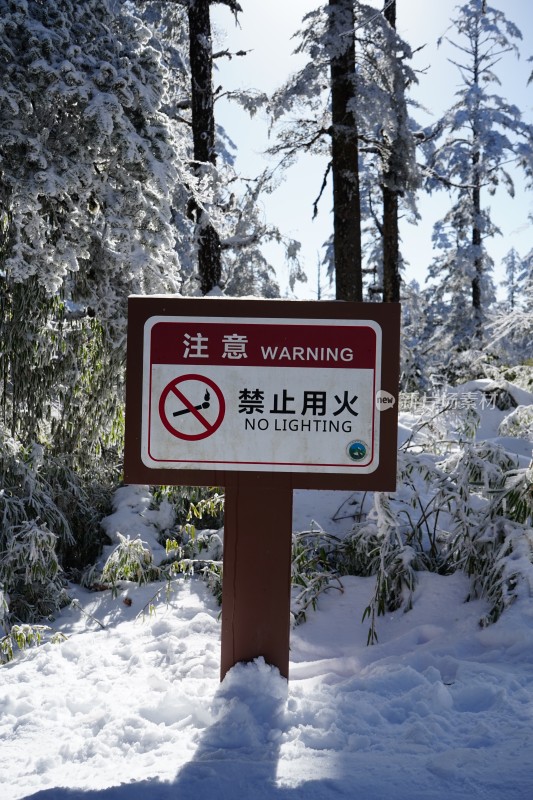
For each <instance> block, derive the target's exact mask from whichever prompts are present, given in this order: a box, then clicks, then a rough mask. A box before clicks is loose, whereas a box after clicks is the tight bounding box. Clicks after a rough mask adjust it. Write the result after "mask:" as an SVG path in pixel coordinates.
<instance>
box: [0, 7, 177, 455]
mask: <svg viewBox="0 0 533 800" xmlns="http://www.w3.org/2000/svg"><path fill="white" fill-rule="evenodd" d="M0 18H1V20H2V26H1V28H0V52H1V53H2V58H1V59H0V74H1V77H2V93H1V97H0V109H1V114H0V156H1V163H2V171H1V176H0V186H1V191H0V198H1V202H2V205H3V208H2V209H1V217H2V219H3V220H4V222H5V226H4V230H3V241H2V245H1V246H0V257H1V259H2V263H1V266H0V306H1V309H2V314H1V315H0V335H1V340H2V348H1V350H0V400H1V402H2V410H3V416H4V421H5V424H6V425H7V426H8V427H9V429H10V431H11V432H12V433H13V434H17V435H19V436H21V438H22V440H23V441H25V442H26V441H31V440H35V441H39V440H40V439H41V438H42V437H46V439H47V441H48V442H49V443H50V444H52V446H54V447H56V448H60V449H62V451H63V452H67V453H70V454H73V455H74V457H76V458H77V459H78V460H80V461H81V460H83V461H87V460H88V459H89V458H90V456H91V454H92V453H94V449H95V448H96V449H100V448H101V444H102V441H103V440H104V439H105V438H106V436H107V435H108V432H109V431H110V429H111V428H112V427H113V425H114V424H115V422H116V417H115V416H114V413H113V411H114V410H116V408H117V406H118V405H119V404H120V402H121V399H122V396H121V391H120V389H121V380H122V378H121V376H122V361H123V355H124V337H125V318H126V314H125V311H126V303H127V296H128V294H130V293H141V292H154V291H165V290H166V291H177V290H178V288H179V285H180V270H179V261H178V257H177V253H176V229H175V226H174V225H173V214H174V215H176V214H177V213H181V215H182V216H183V215H184V213H185V209H184V208H182V209H181V212H178V211H177V210H176V209H174V212H173V209H172V195H173V193H174V192H175V191H176V187H177V186H179V185H180V184H181V185H183V184H184V183H186V182H188V180H187V178H188V177H190V173H189V175H188V176H186V175H185V174H184V171H185V170H184V167H183V164H185V163H186V159H185V156H186V151H185V148H184V145H183V142H182V141H180V139H179V137H178V135H177V131H176V129H175V125H174V124H173V122H172V120H170V119H169V118H168V116H167V115H166V114H165V113H164V112H163V110H162V108H163V104H164V100H165V86H166V85H167V82H168V80H167V79H168V74H167V72H166V69H165V66H164V64H163V63H162V61H161V58H160V55H159V53H158V51H157V50H156V49H155V48H153V47H148V46H147V45H148V42H149V39H150V36H149V32H148V30H147V29H146V28H145V27H144V26H143V25H142V24H141V22H140V20H139V19H138V18H135V17H134V16H132V15H131V13H126V12H124V14H122V13H121V11H120V9H119V10H118V11H117V10H116V11H115V12H112V11H111V10H110V5H109V4H108V3H102V2H99V0H87V2H84V3H77V2H74V0H54V2H49V3H42V2H40V1H39V0H0ZM91 384H92V386H93V390H89V386H90V385H91ZM80 442H83V447H80V446H79V444H80Z"/></svg>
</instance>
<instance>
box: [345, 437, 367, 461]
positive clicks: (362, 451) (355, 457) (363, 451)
mask: <svg viewBox="0 0 533 800" xmlns="http://www.w3.org/2000/svg"><path fill="white" fill-rule="evenodd" d="M346 452H347V453H348V456H349V457H350V458H351V459H352V461H362V460H363V459H364V458H365V457H366V455H367V452H368V447H367V446H366V444H365V443H364V442H360V441H359V440H356V441H354V442H350V444H349V445H348V447H347V448H346Z"/></svg>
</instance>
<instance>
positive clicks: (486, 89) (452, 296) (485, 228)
mask: <svg viewBox="0 0 533 800" xmlns="http://www.w3.org/2000/svg"><path fill="white" fill-rule="evenodd" d="M452 23H453V34H450V35H449V36H447V37H446V39H447V41H448V42H449V44H450V45H451V46H452V47H453V48H455V50H456V51H457V52H458V54H459V56H458V60H452V64H454V65H455V66H456V67H457V69H458V70H459V73H460V76H461V81H462V83H461V86H460V88H459V90H458V91H457V92H456V101H455V102H454V104H453V106H452V107H451V108H450V109H449V110H448V111H447V112H446V114H445V115H444V116H443V117H442V119H441V120H439V122H437V124H436V126H435V128H434V129H433V131H432V132H431V133H432V135H436V136H437V144H436V147H435V149H434V152H433V153H432V156H431V158H430V162H429V163H430V170H431V177H430V179H429V181H428V187H429V188H430V190H433V189H436V188H445V189H447V190H448V191H449V192H450V193H451V194H452V196H453V197H454V202H453V206H452V207H451V208H450V210H449V211H448V213H447V214H446V215H445V217H444V218H443V219H442V220H440V221H439V222H438V223H437V225H436V227H435V234H434V242H435V246H436V248H437V249H438V250H440V251H441V254H440V255H437V257H436V259H435V261H434V263H433V265H432V267H431V270H430V275H431V276H432V277H435V278H438V279H439V280H440V286H439V289H438V296H439V297H440V298H441V299H442V300H443V301H444V302H445V305H446V306H447V307H448V310H449V314H448V322H447V325H448V329H449V330H450V331H451V332H452V333H451V335H452V338H453V340H454V346H457V347H460V348H465V347H468V346H469V343H472V342H473V341H477V343H478V344H479V342H480V341H481V340H482V337H483V327H484V320H485V314H486V310H487V309H488V307H489V305H490V303H491V302H492V300H493V297H494V294H493V287H492V282H491V278H490V272H491V268H492V260H491V258H490V256H489V253H488V250H487V246H486V242H487V240H489V239H490V238H492V237H493V236H495V235H496V234H497V233H498V228H497V225H496V223H495V221H494V220H493V218H492V216H491V213H490V209H489V208H488V207H487V206H486V205H485V203H484V196H485V194H494V192H495V191H496V190H497V188H498V187H499V186H500V184H501V185H503V186H504V188H505V189H506V190H507V191H508V193H509V194H510V195H511V196H512V195H513V194H514V185H513V180H512V177H511V175H510V173H509V171H508V164H509V162H511V163H520V161H521V160H522V159H523V158H524V148H526V149H527V148H528V141H529V134H528V128H527V126H526V125H525V124H524V123H523V121H522V117H521V113H520V111H519V109H518V108H517V107H516V106H514V105H511V104H510V103H508V102H507V101H506V100H505V99H504V98H502V97H501V96H499V95H497V94H491V93H490V88H491V87H492V86H494V85H497V84H499V79H498V74H497V72H496V67H497V65H498V63H499V61H500V60H501V58H502V57H503V56H504V55H506V54H508V53H514V54H515V55H518V47H517V44H516V42H517V40H519V39H521V34H520V31H519V30H518V28H517V27H516V26H515V25H514V24H513V23H512V22H510V21H508V20H507V18H506V16H505V14H504V13H503V12H502V11H499V10H498V9H496V8H493V7H492V6H489V5H488V4H487V3H486V2H485V0H470V2H468V3H466V4H464V5H463V6H461V7H460V8H459V9H458V14H457V16H456V17H455V19H454V20H453V21H452Z"/></svg>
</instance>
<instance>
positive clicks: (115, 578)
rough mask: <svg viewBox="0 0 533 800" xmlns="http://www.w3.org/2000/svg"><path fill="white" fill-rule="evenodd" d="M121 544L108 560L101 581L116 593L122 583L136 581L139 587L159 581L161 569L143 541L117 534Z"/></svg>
mask: <svg viewBox="0 0 533 800" xmlns="http://www.w3.org/2000/svg"><path fill="white" fill-rule="evenodd" d="M117 535H118V539H119V543H118V545H117V546H116V547H115V549H114V550H113V552H112V553H111V555H110V556H109V558H108V559H107V561H106V562H105V564H104V568H103V570H102V575H101V580H102V582H103V583H104V584H109V585H110V586H111V588H112V589H113V591H114V592H116V591H117V587H118V584H119V583H120V581H134V582H135V583H137V584H138V585H139V586H141V585H142V584H144V583H150V582H151V581H155V580H158V579H159V578H160V577H161V569H160V568H159V567H157V566H156V565H155V564H154V558H153V554H152V551H151V550H150V549H149V548H148V547H146V545H145V543H144V542H143V541H141V539H130V538H129V537H126V536H122V534H120V533H119V534H117Z"/></svg>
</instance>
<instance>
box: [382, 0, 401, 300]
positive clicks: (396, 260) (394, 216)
mask: <svg viewBox="0 0 533 800" xmlns="http://www.w3.org/2000/svg"><path fill="white" fill-rule="evenodd" d="M383 13H384V15H385V19H386V20H387V22H388V23H389V25H390V26H391V27H392V28H396V0H393V2H392V3H388V4H387V2H385V7H384V9H383ZM398 80H400V76H399V74H398V73H396V74H395V77H394V81H395V83H396V82H397V81H398ZM395 88H396V86H395ZM395 96H396V97H398V96H401V94H400V95H399V94H398V92H396V95H395ZM401 111H402V110H401V109H398V113H401ZM397 147H398V144H397V142H392V150H393V152H392V153H391V157H390V159H389V166H388V169H387V171H386V173H385V174H384V176H383V186H382V196H383V302H385V303H394V302H398V301H399V300H400V283H401V280H400V248H399V229H398V194H399V190H398V187H397V184H398V176H397V174H396V171H395V169H394V163H395V160H396V153H395V152H394V149H395V148H396V149H397Z"/></svg>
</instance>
